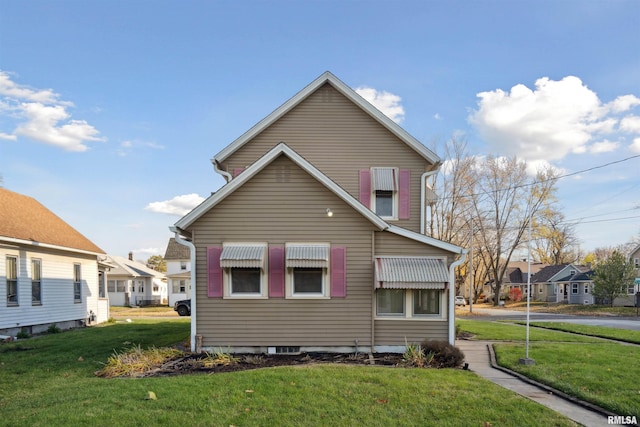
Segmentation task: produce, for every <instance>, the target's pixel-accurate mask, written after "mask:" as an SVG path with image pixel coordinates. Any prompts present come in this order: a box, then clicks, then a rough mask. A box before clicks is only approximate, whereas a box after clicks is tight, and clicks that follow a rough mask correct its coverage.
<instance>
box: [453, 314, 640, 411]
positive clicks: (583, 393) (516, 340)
mask: <svg viewBox="0 0 640 427" xmlns="http://www.w3.org/2000/svg"><path fill="white" fill-rule="evenodd" d="M456 322H457V323H459V324H460V327H461V329H462V330H463V331H467V332H470V333H473V334H474V335H475V339H481V340H496V341H512V342H511V343H496V344H494V349H495V353H496V358H497V362H498V364H499V365H501V366H504V367H506V368H509V369H511V370H513V371H516V372H519V373H521V374H523V375H525V376H527V377H529V378H532V379H534V380H537V381H539V382H541V383H544V384H547V385H549V386H551V387H553V388H556V389H558V390H561V391H563V392H565V393H567V394H570V395H572V396H576V397H579V398H581V399H583V400H585V401H588V402H591V403H594V404H596V405H598V406H600V407H602V408H605V409H608V410H610V411H612V412H613V413H616V414H624V415H635V416H636V417H640V383H639V382H638V378H640V363H638V360H640V347H638V346H633V345H624V344H618V343H611V342H608V341H605V340H602V339H600V338H596V337H593V336H586V335H579V334H578V333H580V332H583V333H588V334H589V335H599V336H605V337H610V338H614V337H616V336H618V337H625V338H627V339H629V338H633V337H635V336H636V334H637V332H636V331H624V330H617V329H613V328H604V327H596V326H590V327H583V326H582V325H571V324H552V323H547V322H540V324H541V325H544V326H546V327H547V328H549V327H553V326H556V327H557V329H560V330H550V329H542V328H537V327H532V328H530V341H531V343H530V345H529V357H530V358H532V359H534V360H535V365H533V366H529V365H522V364H520V363H519V360H520V358H523V357H524V356H525V344H524V341H525V327H524V326H523V325H520V324H517V325H516V324H509V323H499V322H488V321H474V320H460V319H457V320H456ZM562 329H564V330H567V331H572V332H575V333H567V332H562V331H561V330H562Z"/></svg>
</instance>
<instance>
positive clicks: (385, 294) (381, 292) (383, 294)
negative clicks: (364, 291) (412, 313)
mask: <svg viewBox="0 0 640 427" xmlns="http://www.w3.org/2000/svg"><path fill="white" fill-rule="evenodd" d="M376 314H377V315H378V316H403V317H404V289H378V290H377V297H376Z"/></svg>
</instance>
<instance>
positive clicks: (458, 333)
mask: <svg viewBox="0 0 640 427" xmlns="http://www.w3.org/2000/svg"><path fill="white" fill-rule="evenodd" d="M461 333H462V326H460V323H456V338H459V337H460V334H461Z"/></svg>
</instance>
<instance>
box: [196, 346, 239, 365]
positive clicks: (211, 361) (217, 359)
mask: <svg viewBox="0 0 640 427" xmlns="http://www.w3.org/2000/svg"><path fill="white" fill-rule="evenodd" d="M239 360H240V359H238V358H237V357H234V356H233V355H232V354H231V353H230V352H229V349H227V351H226V352H225V351H223V350H222V348H220V350H218V351H216V352H214V353H207V356H206V357H205V358H204V360H203V365H204V367H205V368H212V367H214V366H219V365H223V366H229V365H235V364H236V363H238V361H239Z"/></svg>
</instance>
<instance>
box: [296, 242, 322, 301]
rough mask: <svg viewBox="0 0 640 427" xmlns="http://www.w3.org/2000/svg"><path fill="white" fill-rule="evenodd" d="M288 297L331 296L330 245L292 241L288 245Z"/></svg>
mask: <svg viewBox="0 0 640 427" xmlns="http://www.w3.org/2000/svg"><path fill="white" fill-rule="evenodd" d="M286 268H287V271H288V274H287V281H288V286H287V297H289V298H324V297H327V298H328V297H329V289H328V286H327V282H328V280H327V274H328V270H329V245H328V244H323V243H308V244H306V243H291V244H287V245H286Z"/></svg>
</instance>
